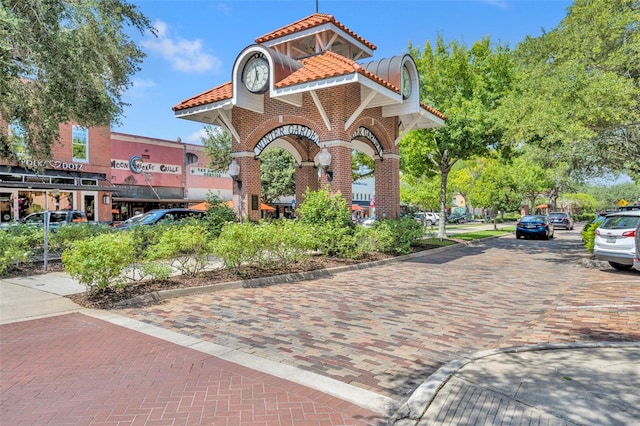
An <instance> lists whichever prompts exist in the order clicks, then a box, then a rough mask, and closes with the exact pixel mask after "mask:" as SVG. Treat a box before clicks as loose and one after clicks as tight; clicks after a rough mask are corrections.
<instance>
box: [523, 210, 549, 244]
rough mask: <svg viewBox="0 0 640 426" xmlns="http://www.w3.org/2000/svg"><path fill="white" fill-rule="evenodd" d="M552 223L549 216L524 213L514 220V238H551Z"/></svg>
mask: <svg viewBox="0 0 640 426" xmlns="http://www.w3.org/2000/svg"><path fill="white" fill-rule="evenodd" d="M553 232H554V228H553V223H552V222H551V219H549V216H543V215H526V216H522V217H521V218H520V220H518V221H517V222H516V238H523V237H524V238H529V237H534V238H544V239H545V240H548V239H550V238H553Z"/></svg>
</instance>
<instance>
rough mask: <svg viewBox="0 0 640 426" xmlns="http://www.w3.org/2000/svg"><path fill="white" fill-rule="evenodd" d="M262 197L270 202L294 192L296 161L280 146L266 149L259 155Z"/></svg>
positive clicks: (266, 201)
mask: <svg viewBox="0 0 640 426" xmlns="http://www.w3.org/2000/svg"><path fill="white" fill-rule="evenodd" d="M260 160H261V163H260V182H261V191H262V199H263V200H264V202H265V203H267V204H270V203H273V202H274V201H276V200H277V199H278V198H280V197H286V196H289V195H295V193H296V169H295V164H296V161H295V159H294V158H293V156H292V155H291V154H289V153H288V152H287V151H285V150H284V149H282V148H271V149H268V150H266V151H265V152H264V154H262V156H261V157H260Z"/></svg>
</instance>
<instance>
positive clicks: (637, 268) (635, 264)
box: [633, 223, 640, 271]
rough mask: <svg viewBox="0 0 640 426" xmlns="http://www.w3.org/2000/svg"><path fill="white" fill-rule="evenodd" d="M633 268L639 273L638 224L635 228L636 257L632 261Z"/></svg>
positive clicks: (639, 242)
mask: <svg viewBox="0 0 640 426" xmlns="http://www.w3.org/2000/svg"><path fill="white" fill-rule="evenodd" d="M633 267H634V268H636V270H638V271H640V223H639V224H638V227H637V228H636V257H635V259H633Z"/></svg>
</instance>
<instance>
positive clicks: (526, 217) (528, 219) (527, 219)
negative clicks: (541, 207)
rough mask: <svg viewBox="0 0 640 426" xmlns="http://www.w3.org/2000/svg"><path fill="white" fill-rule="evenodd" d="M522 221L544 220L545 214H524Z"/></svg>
mask: <svg viewBox="0 0 640 426" xmlns="http://www.w3.org/2000/svg"><path fill="white" fill-rule="evenodd" d="M520 222H544V216H522V218H521V219H520Z"/></svg>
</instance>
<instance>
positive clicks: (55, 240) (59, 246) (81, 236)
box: [49, 223, 111, 252]
mask: <svg viewBox="0 0 640 426" xmlns="http://www.w3.org/2000/svg"><path fill="white" fill-rule="evenodd" d="M110 231H111V228H109V227H108V226H107V225H99V224H85V223H83V224H69V225H65V226H61V227H59V228H58V229H56V231H55V232H51V233H50V234H49V248H50V249H51V250H54V251H58V252H63V251H64V250H65V249H66V248H67V247H68V246H69V245H71V244H72V243H74V242H75V241H80V240H85V239H87V238H91V237H95V236H97V235H100V234H106V233H107V232H110Z"/></svg>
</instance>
